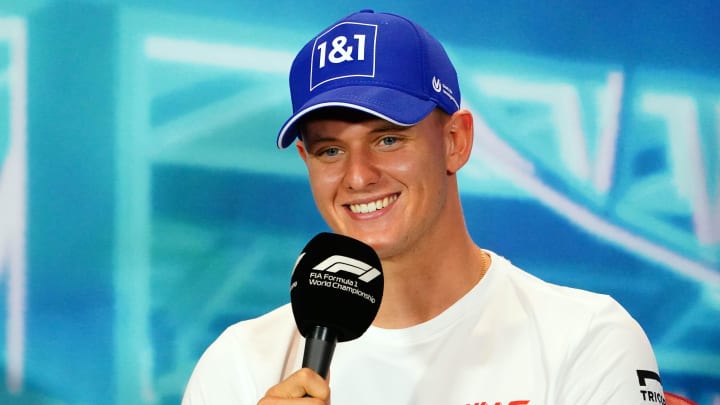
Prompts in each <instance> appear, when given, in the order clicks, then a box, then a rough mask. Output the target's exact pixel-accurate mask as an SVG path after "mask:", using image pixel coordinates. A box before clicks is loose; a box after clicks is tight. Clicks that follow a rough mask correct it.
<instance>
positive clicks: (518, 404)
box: [465, 399, 530, 405]
mask: <svg viewBox="0 0 720 405" xmlns="http://www.w3.org/2000/svg"><path fill="white" fill-rule="evenodd" d="M529 403H530V401H529V400H527V399H524V400H521V401H510V402H508V403H507V405H528V404H529ZM465 405H503V403H502V402H485V401H483V402H475V403H474V404H465Z"/></svg>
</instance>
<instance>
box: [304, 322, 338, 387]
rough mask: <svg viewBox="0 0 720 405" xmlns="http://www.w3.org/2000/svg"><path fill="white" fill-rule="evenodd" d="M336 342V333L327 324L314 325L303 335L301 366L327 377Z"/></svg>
mask: <svg viewBox="0 0 720 405" xmlns="http://www.w3.org/2000/svg"><path fill="white" fill-rule="evenodd" d="M336 343H337V336H336V334H335V333H333V331H331V330H330V329H329V328H328V327H327V326H314V327H313V328H312V329H311V330H310V333H308V334H307V336H305V353H304V355H303V362H302V366H303V368H304V367H307V368H310V369H311V370H313V371H315V372H316V373H318V374H320V376H321V377H322V378H327V374H328V371H329V370H330V362H331V361H332V356H333V353H334V352H335V344H336Z"/></svg>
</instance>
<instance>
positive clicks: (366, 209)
mask: <svg viewBox="0 0 720 405" xmlns="http://www.w3.org/2000/svg"><path fill="white" fill-rule="evenodd" d="M397 199H398V195H397V194H393V195H391V196H390V197H385V198H383V199H380V200H377V201H372V202H369V203H367V204H350V211H352V212H353V213H354V214H367V213H370V212H375V211H377V210H381V209H383V208H385V207H387V206H388V205H390V204H392V203H393V202H394V201H395V200H397Z"/></svg>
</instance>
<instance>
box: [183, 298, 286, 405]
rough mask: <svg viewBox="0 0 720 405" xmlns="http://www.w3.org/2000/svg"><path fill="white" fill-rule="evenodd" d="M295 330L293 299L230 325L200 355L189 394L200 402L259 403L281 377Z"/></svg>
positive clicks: (187, 389)
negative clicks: (262, 313) (209, 398)
mask: <svg viewBox="0 0 720 405" xmlns="http://www.w3.org/2000/svg"><path fill="white" fill-rule="evenodd" d="M295 331H296V327H295V321H294V318H293V315H292V309H291V308H290V305H289V304H286V305H283V306H281V307H279V308H277V309H275V310H273V311H271V312H268V313H266V314H264V315H262V316H260V317H257V318H253V319H249V320H245V321H241V322H238V323H235V324H233V325H231V326H229V327H228V328H227V329H225V331H223V332H222V333H221V334H220V336H218V337H217V339H215V341H214V342H212V344H210V346H208V347H207V349H206V350H205V351H204V353H203V354H202V356H201V357H200V360H198V362H197V364H196V365H195V368H194V370H193V372H192V375H191V377H190V380H189V381H188V385H187V387H186V389H185V398H186V399H187V401H189V403H200V404H203V403H213V404H225V403H228V404H229V403H250V402H252V403H254V402H255V401H257V399H258V398H260V396H261V395H262V394H263V393H264V392H265V391H266V390H267V389H268V388H269V387H270V386H272V385H274V384H276V383H277V382H278V381H280V378H281V376H282V373H283V370H284V368H285V361H286V356H287V353H288V351H290V350H291V348H292V347H293V345H294V344H295V340H294V339H295V333H296V332H295ZM207 395H211V396H212V398H213V400H211V401H207V398H206V396H207ZM196 397H198V398H204V400H199V399H197V400H193V398H196ZM184 403H186V402H184Z"/></svg>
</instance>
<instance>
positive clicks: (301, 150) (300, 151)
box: [295, 139, 307, 164]
mask: <svg viewBox="0 0 720 405" xmlns="http://www.w3.org/2000/svg"><path fill="white" fill-rule="evenodd" d="M295 148H297V151H298V154H299V155H300V157H301V158H302V160H303V162H305V164H307V150H306V149H305V143H303V141H301V140H299V139H298V140H297V141H296V142H295Z"/></svg>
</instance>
